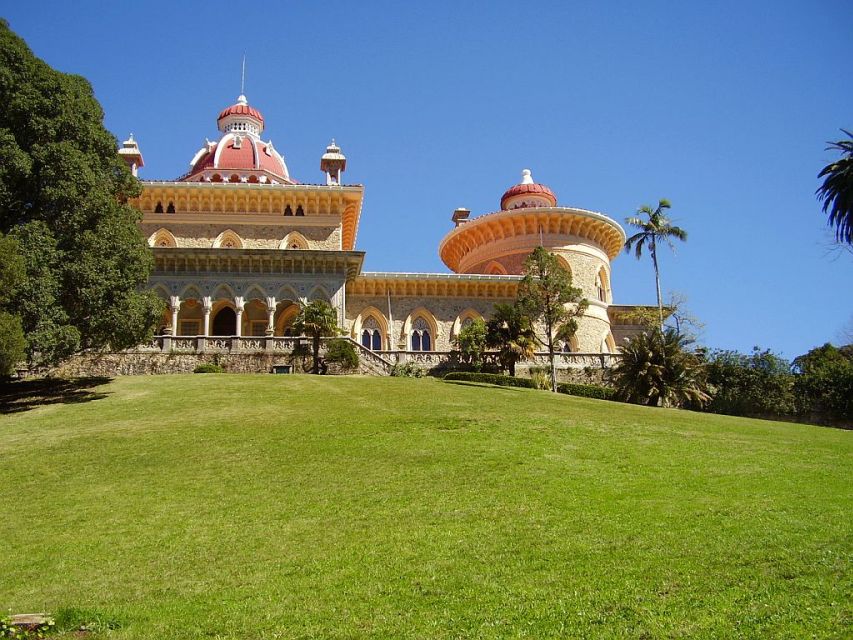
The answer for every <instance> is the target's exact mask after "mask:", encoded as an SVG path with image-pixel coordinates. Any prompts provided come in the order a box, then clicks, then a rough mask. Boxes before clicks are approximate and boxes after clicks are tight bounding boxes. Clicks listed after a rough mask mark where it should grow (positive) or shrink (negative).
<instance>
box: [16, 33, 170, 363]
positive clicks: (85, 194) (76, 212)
mask: <svg viewBox="0 0 853 640" xmlns="http://www.w3.org/2000/svg"><path fill="white" fill-rule="evenodd" d="M0 103H2V105H3V108H2V109H0V232H2V233H5V234H7V235H8V236H10V237H11V238H14V240H15V241H16V243H17V251H18V252H19V254H20V256H21V259H22V260H23V263H24V276H23V278H22V280H21V281H20V282H18V283H17V284H16V286H15V290H14V295H13V296H12V299H11V300H9V302H8V303H7V311H8V312H9V313H11V314H13V315H15V316H16V317H17V318H19V320H20V322H21V325H22V327H23V329H24V331H25V335H26V340H27V354H28V357H29V359H30V361H31V362H56V361H57V360H59V359H61V358H63V357H65V356H67V355H69V354H71V353H73V352H75V351H76V350H78V349H81V348H95V349H103V348H110V349H123V348H126V347H131V346H134V345H136V344H139V343H140V342H143V341H145V340H146V339H148V338H149V337H150V336H151V334H152V331H153V327H154V325H155V323H156V321H157V320H158V318H159V316H160V313H161V310H162V303H160V302H159V300H158V299H157V298H156V296H155V295H154V294H153V293H151V292H148V291H145V290H143V287H144V285H145V283H146V282H147V279H148V275H149V272H150V270H151V266H152V257H151V253H150V251H149V249H148V247H147V245H146V244H145V241H144V239H143V238H142V236H141V234H140V232H139V230H138V228H137V223H138V221H139V215H140V214H139V212H138V211H137V210H136V209H134V208H133V207H131V206H130V205H128V204H127V201H128V199H129V198H131V197H134V196H136V195H138V194H139V190H140V186H139V183H138V181H137V180H136V178H134V177H133V176H132V175H131V173H130V171H129V170H128V169H127V167H126V166H125V164H124V162H123V161H122V160H121V159H120V158H119V157H118V154H117V153H116V148H117V142H116V139H115V137H113V135H112V134H110V133H109V132H108V131H107V130H106V129H105V128H104V126H103V115H104V114H103V111H102V109H101V107H100V105H99V104H98V102H97V100H95V97H94V95H93V92H92V87H91V86H90V85H89V83H88V82H87V81H86V80H85V79H83V78H81V77H79V76H75V75H68V74H64V73H60V72H58V71H55V70H54V69H51V68H50V67H49V66H48V65H47V64H45V63H44V62H43V61H42V60H40V59H38V58H36V57H35V56H34V55H33V53H32V52H31V51H30V49H29V48H28V47H27V45H26V44H25V43H24V41H23V40H22V39H21V38H19V37H18V36H16V35H15V34H14V33H13V32H12V31H11V30H10V29H9V27H8V24H7V23H6V22H5V21H2V20H0ZM0 286H4V287H5V286H6V284H5V283H0Z"/></svg>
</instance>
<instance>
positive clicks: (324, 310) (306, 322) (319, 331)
mask: <svg viewBox="0 0 853 640" xmlns="http://www.w3.org/2000/svg"><path fill="white" fill-rule="evenodd" d="M293 329H294V331H296V333H298V334H299V335H301V336H309V337H310V338H311V352H312V355H313V358H314V360H313V366H312V367H311V373H320V338H324V337H328V336H336V335H338V334H339V333H340V329H339V328H338V314H337V312H336V311H335V310H334V309H333V308H332V306H331V305H330V304H329V303H328V302H326V301H325V300H312V301H311V302H309V303H308V304H306V305H304V306H303V307H302V308H301V309H300V310H299V314H298V315H297V316H296V319H295V320H294V321H293Z"/></svg>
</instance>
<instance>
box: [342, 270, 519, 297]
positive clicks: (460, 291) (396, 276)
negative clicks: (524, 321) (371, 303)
mask: <svg viewBox="0 0 853 640" xmlns="http://www.w3.org/2000/svg"><path fill="white" fill-rule="evenodd" d="M520 280H521V278H520V277H519V276H497V275H495V276H492V275H479V274H473V275H469V274H456V273H377V272H366V273H363V274H361V275H360V276H358V277H357V278H355V279H354V280H351V281H350V282H348V283H347V295H363V296H386V295H388V294H390V295H392V296H421V297H468V298H490V299H495V300H514V299H515V297H516V294H517V292H518V283H519V281H520Z"/></svg>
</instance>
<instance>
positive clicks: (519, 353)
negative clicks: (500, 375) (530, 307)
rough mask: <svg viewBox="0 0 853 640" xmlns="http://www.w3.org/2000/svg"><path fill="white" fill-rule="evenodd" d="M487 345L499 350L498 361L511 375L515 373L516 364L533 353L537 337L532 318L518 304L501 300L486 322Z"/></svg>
mask: <svg viewBox="0 0 853 640" xmlns="http://www.w3.org/2000/svg"><path fill="white" fill-rule="evenodd" d="M486 346H488V347H490V348H492V349H497V350H498V362H500V363H501V366H502V367H504V369H507V370H509V375H511V376H514V375H515V364H516V362H518V361H519V360H524V359H525V358H529V357H530V356H532V355H533V352H534V350H535V346H536V337H535V334H534V332H533V327H532V326H531V324H530V318H529V317H528V316H527V314H525V313H524V310H523V309H522V308H521V307H520V306H519V305H518V304H505V303H501V302H499V303H498V304H496V305H495V308H494V311H493V312H492V317H491V318H489V321H488V322H486Z"/></svg>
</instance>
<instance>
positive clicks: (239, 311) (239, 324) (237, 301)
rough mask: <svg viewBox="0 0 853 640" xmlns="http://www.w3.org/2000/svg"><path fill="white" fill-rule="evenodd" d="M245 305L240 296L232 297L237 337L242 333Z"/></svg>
mask: <svg viewBox="0 0 853 640" xmlns="http://www.w3.org/2000/svg"><path fill="white" fill-rule="evenodd" d="M245 306H246V301H245V300H243V297H242V296H237V297H236V298H234V307H235V308H236V309H237V327H236V335H237V337H238V338H239V337H240V336H242V335H243V308H244V307H245Z"/></svg>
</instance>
